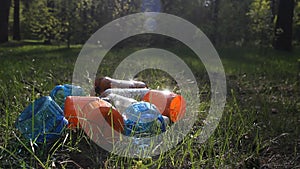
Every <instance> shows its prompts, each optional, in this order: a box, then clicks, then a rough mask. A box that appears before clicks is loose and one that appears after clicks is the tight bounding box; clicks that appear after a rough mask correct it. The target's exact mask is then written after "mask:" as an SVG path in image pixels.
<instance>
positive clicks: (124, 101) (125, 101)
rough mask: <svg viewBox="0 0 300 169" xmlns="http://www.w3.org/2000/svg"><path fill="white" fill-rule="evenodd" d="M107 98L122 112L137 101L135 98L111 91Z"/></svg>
mask: <svg viewBox="0 0 300 169" xmlns="http://www.w3.org/2000/svg"><path fill="white" fill-rule="evenodd" d="M106 98H108V99H109V100H110V102H111V103H112V104H113V105H114V106H115V107H116V109H117V110H118V111H119V112H120V113H123V112H124V111H125V110H126V109H127V107H129V106H130V105H131V104H133V103H136V102H137V101H136V100H135V99H132V98H128V97H124V96H121V95H118V94H114V93H110V94H109V95H107V96H106Z"/></svg>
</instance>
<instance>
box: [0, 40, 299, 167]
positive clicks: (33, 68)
mask: <svg viewBox="0 0 300 169" xmlns="http://www.w3.org/2000/svg"><path fill="white" fill-rule="evenodd" d="M80 49H81V46H72V48H70V49H67V48H64V47H58V46H44V45H41V44H38V43H37V44H32V43H11V44H5V45H2V46H0V82H1V86H0V105H1V106H0V113H1V114H0V115H1V117H0V126H1V127H0V128H1V133H0V135H1V137H0V160H1V163H0V165H1V166H0V168H20V167H23V168H29V167H34V168H43V167H44V168H47V167H58V168H74V167H75V168H79V167H82V168H143V167H144V168H160V167H162V168H178V167H180V168H199V167H200V168H300V162H299V161H300V151H299V150H300V137H299V133H300V130H299V126H300V125H299V124H300V114H299V113H300V97H299V95H300V86H299V85H300V84H299V82H300V79H299V78H300V77H299V71H300V63H299V61H298V62H297V59H298V58H299V55H300V50H299V49H295V50H294V51H293V52H292V53H285V52H278V51H273V50H271V49H270V50H268V49H266V50H263V51H261V50H256V49H232V48H231V49H218V52H219V54H220V57H221V60H222V62H223V64H224V68H225V71H226V77H227V85H228V86H227V88H228V96H227V103H226V106H225V111H224V113H223V117H222V119H221V122H220V124H219V126H218V128H217V129H216V130H215V132H214V134H213V135H212V136H211V137H210V138H209V139H208V140H207V141H206V142H205V143H203V144H200V143H199V142H198V140H197V139H196V138H197V136H198V134H199V133H200V131H201V126H202V125H203V124H204V122H203V121H202V119H203V118H204V117H205V116H199V120H198V121H197V122H196V124H195V125H194V127H193V131H191V132H190V133H189V134H188V135H187V136H186V137H185V138H184V140H183V141H182V142H180V143H179V144H178V145H177V146H176V147H175V148H173V149H171V150H170V151H168V152H166V153H163V154H161V155H159V156H156V157H153V158H148V159H131V158H121V157H118V156H115V155H113V154H110V153H108V152H106V151H105V150H103V149H101V148H100V147H98V146H97V145H95V144H94V143H93V142H92V141H91V140H89V139H88V138H87V136H86V135H85V134H84V133H83V131H81V130H76V131H74V130H73V131H72V130H69V129H67V130H66V131H65V132H64V133H63V136H62V138H61V139H60V140H58V141H57V142H56V143H54V144H53V145H50V146H43V145H41V146H39V147H37V146H35V145H31V144H30V143H28V141H26V140H25V139H23V138H22V137H21V135H20V133H19V132H18V131H17V130H16V128H15V126H14V122H15V120H16V118H17V116H18V115H19V114H20V112H22V110H23V109H24V108H25V107H26V106H27V105H28V104H29V103H30V102H31V101H33V100H34V99H35V98H39V97H41V96H45V95H49V91H50V90H51V89H52V88H53V87H54V86H55V85H57V84H64V83H70V82H71V80H72V79H71V77H72V72H73V68H74V63H75V61H76V58H77V55H78V53H79V51H80ZM135 50H136V49H135ZM131 52H132V51H130V50H124V49H123V50H121V51H116V52H112V53H110V54H109V55H108V57H106V60H105V61H104V62H103V63H104V64H102V66H100V67H101V69H99V73H100V74H103V75H111V74H112V70H113V68H114V66H115V63H116V62H117V61H119V59H120V58H122V57H125V56H127V55H128V54H130V53H131ZM173 52H174V53H176V54H178V55H180V56H182V58H183V59H184V60H185V61H186V63H187V64H188V65H189V66H190V67H192V70H193V71H194V73H195V76H196V77H197V82H198V85H199V88H200V91H202V92H201V93H202V94H201V99H202V101H203V102H202V103H201V106H200V107H199V112H200V113H201V114H205V113H207V110H208V108H209V102H208V101H209V96H210V93H209V86H208V84H209V81H208V78H207V75H206V73H205V70H204V69H203V66H202V64H201V62H200V61H198V60H197V58H196V57H195V56H193V54H192V53H190V52H189V51H184V50H183V51H182V50H174V51H173ZM157 77H160V78H157ZM139 78H140V79H141V80H143V81H145V82H147V83H148V84H149V85H150V87H152V88H158V87H159V88H160V89H162V88H171V89H172V87H173V89H174V86H175V84H174V82H173V81H172V79H171V78H170V77H169V76H167V75H165V74H164V73H163V72H161V71H155V70H152V71H150V72H142V73H141V74H140V75H139Z"/></svg>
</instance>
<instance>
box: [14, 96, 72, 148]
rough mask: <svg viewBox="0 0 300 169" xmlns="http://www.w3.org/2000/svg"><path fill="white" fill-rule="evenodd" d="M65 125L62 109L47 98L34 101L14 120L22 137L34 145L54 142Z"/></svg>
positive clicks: (66, 122)
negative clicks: (33, 142)
mask: <svg viewBox="0 0 300 169" xmlns="http://www.w3.org/2000/svg"><path fill="white" fill-rule="evenodd" d="M67 124H68V121H67V120H66V118H65V117H64V113H63V111H62V109H61V108H60V107H59V106H58V105H57V104H56V102H55V101H53V100H52V98H51V97H49V96H45V97H42V98H39V99H37V100H35V101H34V103H32V104H30V105H29V106H28V107H27V108H26V109H25V110H24V111H23V112H22V113H21V114H20V116H19V117H18V118H17V120H16V127H17V129H18V130H19V131H20V132H21V133H22V135H23V136H24V137H25V138H26V139H28V140H32V141H35V142H36V143H51V142H53V141H55V140H56V139H58V138H59V137H60V136H61V133H62V131H63V129H64V128H65V126H66V125H67Z"/></svg>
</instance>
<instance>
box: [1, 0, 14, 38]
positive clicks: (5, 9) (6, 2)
mask: <svg viewBox="0 0 300 169" xmlns="http://www.w3.org/2000/svg"><path fill="white" fill-rule="evenodd" d="M10 4H11V1H10V0H1V2H0V43H4V42H7V41H8V17H9V8H10Z"/></svg>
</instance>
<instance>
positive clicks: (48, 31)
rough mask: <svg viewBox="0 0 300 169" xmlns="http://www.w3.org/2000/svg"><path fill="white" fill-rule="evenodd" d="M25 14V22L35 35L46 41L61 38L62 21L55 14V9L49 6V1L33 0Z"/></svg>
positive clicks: (49, 41)
mask: <svg viewBox="0 0 300 169" xmlns="http://www.w3.org/2000/svg"><path fill="white" fill-rule="evenodd" d="M25 15H26V20H25V22H27V24H28V26H29V28H30V30H31V32H32V33H33V34H34V35H35V36H37V37H39V38H41V39H43V40H44V41H45V42H46V43H51V41H52V40H58V39H59V38H60V34H61V32H62V31H63V29H62V27H61V23H60V21H59V19H58V18H57V17H56V16H55V9H54V8H52V7H48V6H47V1H33V2H32V4H31V5H30V8H29V9H28V10H27V11H26V13H25Z"/></svg>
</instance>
